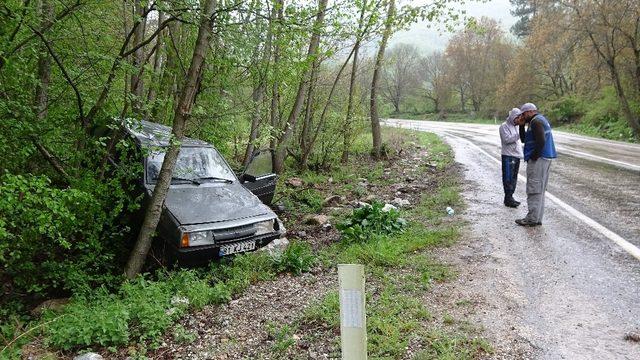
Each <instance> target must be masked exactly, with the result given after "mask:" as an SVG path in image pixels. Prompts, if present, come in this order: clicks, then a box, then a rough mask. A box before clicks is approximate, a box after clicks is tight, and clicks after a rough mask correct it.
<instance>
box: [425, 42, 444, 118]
mask: <svg viewBox="0 0 640 360" xmlns="http://www.w3.org/2000/svg"><path fill="white" fill-rule="evenodd" d="M447 66H448V63H447V60H446V58H445V56H444V54H443V53H441V52H439V51H436V52H434V53H432V54H429V55H427V56H426V57H425V58H424V59H422V68H421V70H422V80H423V89H424V95H425V96H426V97H427V99H429V100H431V101H432V102H433V105H434V112H435V113H440V111H442V110H444V107H446V105H447V103H448V102H449V99H450V97H451V81H450V79H449V77H448V73H449V72H448V69H447Z"/></svg>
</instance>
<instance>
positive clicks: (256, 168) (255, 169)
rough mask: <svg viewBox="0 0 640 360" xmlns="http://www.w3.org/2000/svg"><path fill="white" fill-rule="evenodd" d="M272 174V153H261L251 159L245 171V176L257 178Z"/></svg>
mask: <svg viewBox="0 0 640 360" xmlns="http://www.w3.org/2000/svg"><path fill="white" fill-rule="evenodd" d="M272 172H273V165H272V159H271V152H270V151H260V152H259V153H258V154H257V155H256V156H254V157H253V158H252V159H251V162H250V163H249V165H247V168H246V169H245V171H244V173H245V174H247V175H251V176H255V177H259V176H262V175H267V174H271V173H272Z"/></svg>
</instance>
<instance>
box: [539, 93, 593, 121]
mask: <svg viewBox="0 0 640 360" xmlns="http://www.w3.org/2000/svg"><path fill="white" fill-rule="evenodd" d="M548 109H549V110H548V115H549V120H550V121H552V122H553V123H554V124H563V123H572V122H575V121H576V120H578V119H580V118H581V117H582V116H583V115H584V109H585V104H584V102H583V101H582V99H580V98H578V97H577V96H565V97H561V98H560V99H558V100H556V101H553V102H551V103H549V104H548Z"/></svg>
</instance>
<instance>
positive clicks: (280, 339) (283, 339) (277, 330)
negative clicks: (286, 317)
mask: <svg viewBox="0 0 640 360" xmlns="http://www.w3.org/2000/svg"><path fill="white" fill-rule="evenodd" d="M267 334H268V335H269V338H271V339H272V340H273V345H272V346H271V351H272V352H273V354H274V355H275V357H276V358H284V357H285V355H286V354H287V350H289V348H291V346H293V345H294V344H295V340H294V339H293V329H292V328H291V327H290V326H289V325H286V324H284V325H282V326H279V325H278V324H276V323H273V322H270V323H267Z"/></svg>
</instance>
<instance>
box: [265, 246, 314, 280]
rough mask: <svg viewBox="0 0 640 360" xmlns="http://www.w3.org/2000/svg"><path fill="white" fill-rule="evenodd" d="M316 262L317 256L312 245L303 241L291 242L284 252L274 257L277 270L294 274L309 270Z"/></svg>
mask: <svg viewBox="0 0 640 360" xmlns="http://www.w3.org/2000/svg"><path fill="white" fill-rule="evenodd" d="M315 262H316V257H315V256H314V255H313V253H312V250H311V246H309V244H307V243H305V242H302V241H294V242H292V243H290V244H289V246H287V248H286V249H285V250H284V251H283V252H282V254H280V255H277V256H275V257H274V258H273V266H274V270H275V271H276V272H278V273H283V272H288V273H291V274H294V275H299V274H302V273H304V272H307V271H309V269H311V267H312V266H313V265H314V264H315Z"/></svg>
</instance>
